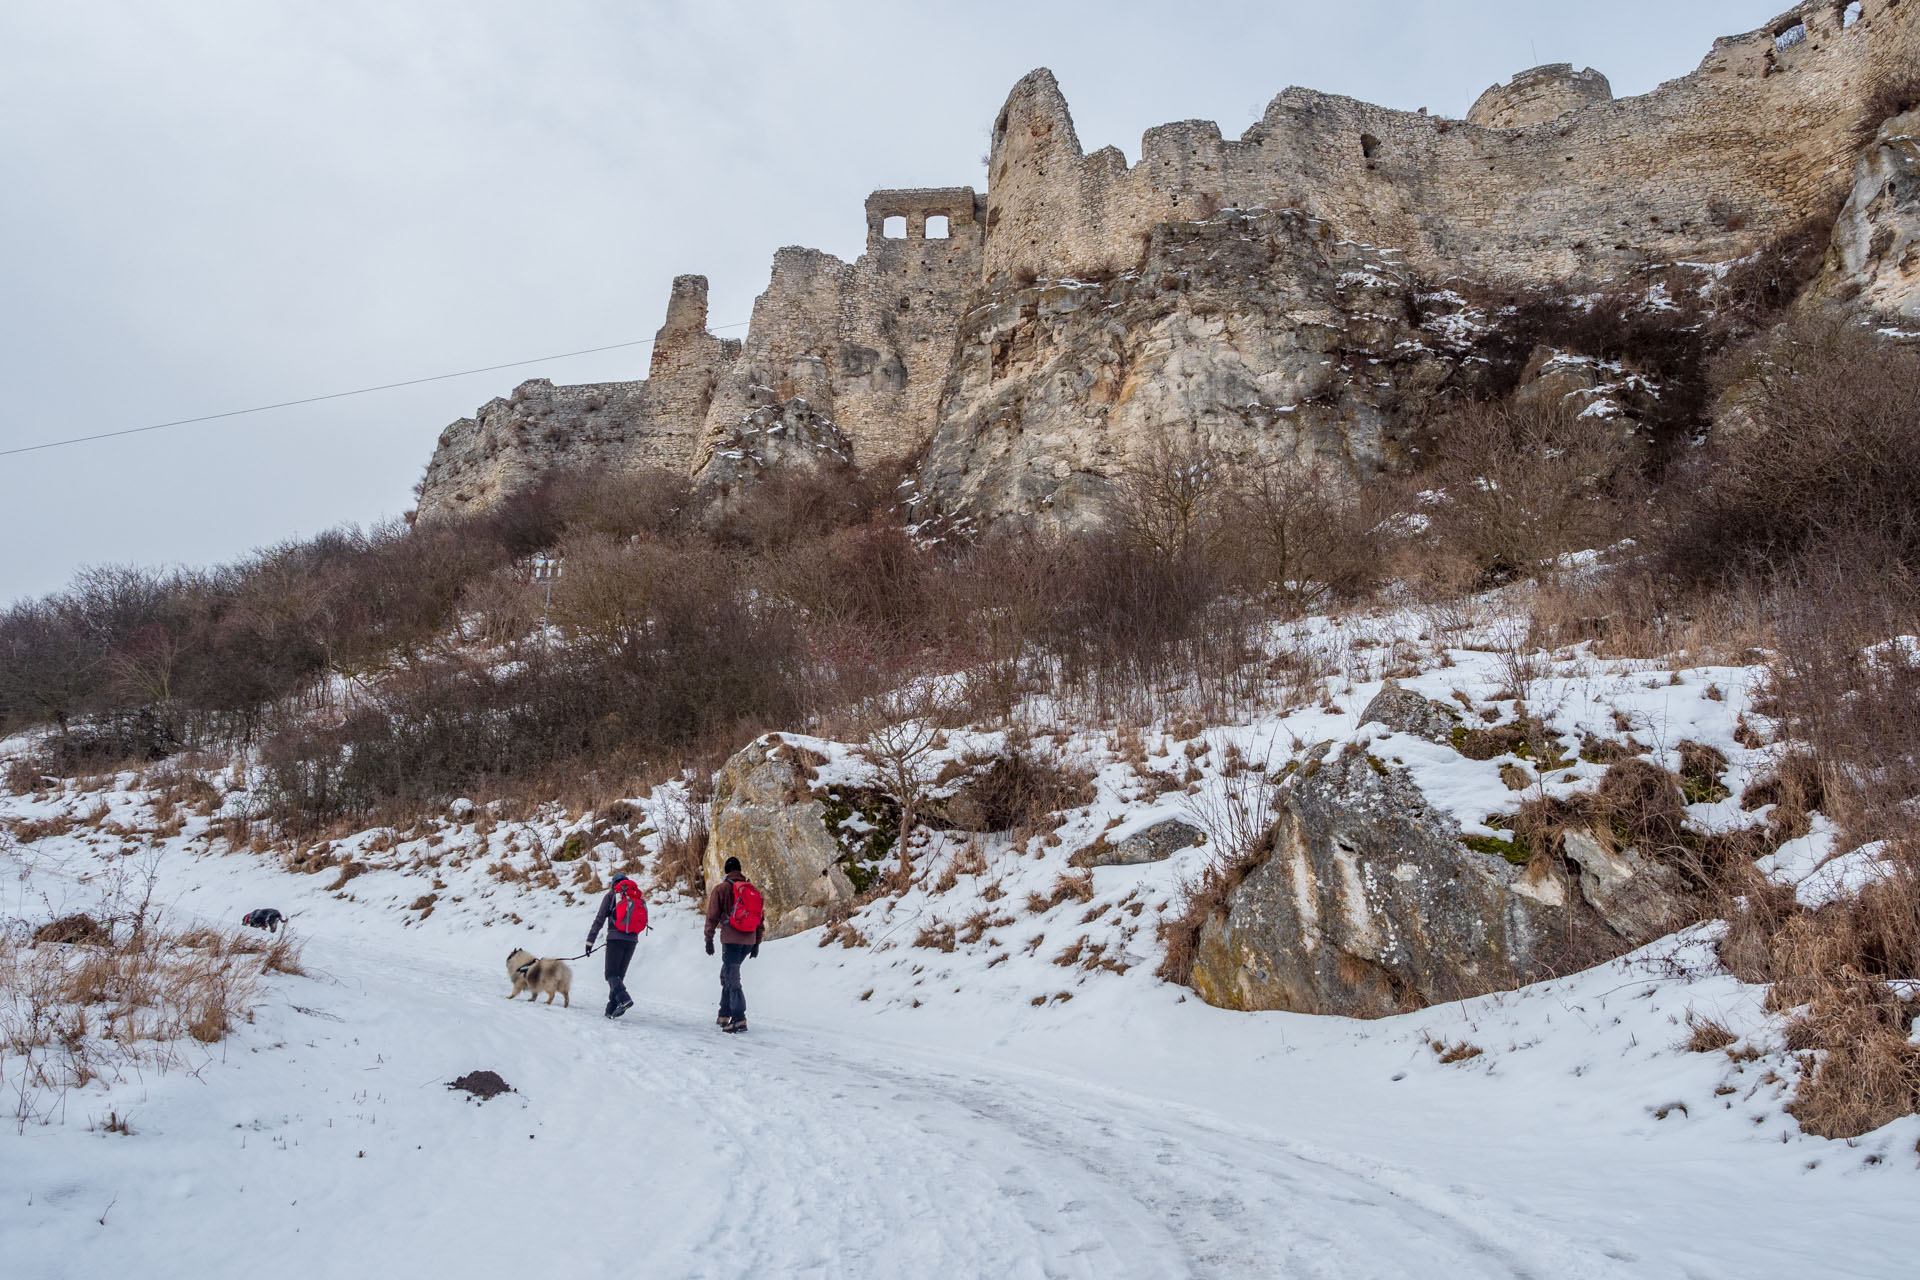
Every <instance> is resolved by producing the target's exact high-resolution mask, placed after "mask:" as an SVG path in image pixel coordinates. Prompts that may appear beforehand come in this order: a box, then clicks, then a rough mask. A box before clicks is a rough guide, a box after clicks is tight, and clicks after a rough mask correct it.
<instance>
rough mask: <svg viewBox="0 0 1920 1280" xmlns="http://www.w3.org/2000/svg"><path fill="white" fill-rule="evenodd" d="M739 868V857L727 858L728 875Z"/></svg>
mask: <svg viewBox="0 0 1920 1280" xmlns="http://www.w3.org/2000/svg"><path fill="white" fill-rule="evenodd" d="M739 869H740V859H738V858H728V859H727V865H726V868H725V870H726V872H727V874H728V875H732V874H733V873H734V872H736V871H738V870H739Z"/></svg>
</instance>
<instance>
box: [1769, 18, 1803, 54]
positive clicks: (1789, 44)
mask: <svg viewBox="0 0 1920 1280" xmlns="http://www.w3.org/2000/svg"><path fill="white" fill-rule="evenodd" d="M1806 38H1807V24H1806V23H1804V22H1796V23H1794V24H1793V25H1792V26H1790V27H1787V28H1785V29H1784V30H1781V31H1776V32H1774V33H1773V47H1774V48H1776V49H1791V48H1793V46H1795V45H1797V44H1799V43H1800V42H1801V41H1802V40H1805V39H1806Z"/></svg>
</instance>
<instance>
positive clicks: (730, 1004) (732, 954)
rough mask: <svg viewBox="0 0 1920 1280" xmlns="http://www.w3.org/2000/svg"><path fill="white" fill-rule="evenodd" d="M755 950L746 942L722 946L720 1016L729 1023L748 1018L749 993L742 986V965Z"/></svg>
mask: <svg viewBox="0 0 1920 1280" xmlns="http://www.w3.org/2000/svg"><path fill="white" fill-rule="evenodd" d="M751 950H753V948H752V947H751V946H749V945H747V944H746V943H744V942H723V943H721V944H720V1016H721V1017H723V1018H725V1019H727V1020H728V1021H729V1022H740V1021H743V1020H744V1019H745V1018H746V1016H747V993H746V992H745V991H744V990H742V989H741V986H740V965H741V963H742V962H743V961H745V960H746V958H747V952H749V951H751Z"/></svg>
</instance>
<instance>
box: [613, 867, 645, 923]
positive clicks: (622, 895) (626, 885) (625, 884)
mask: <svg viewBox="0 0 1920 1280" xmlns="http://www.w3.org/2000/svg"><path fill="white" fill-rule="evenodd" d="M613 894H614V897H613V927H614V928H616V929H618V930H619V931H620V932H622V933H639V932H640V931H641V930H642V929H644V928H646V927H647V902H646V899H644V898H642V897H641V896H640V886H639V885H637V884H635V883H634V882H633V881H631V880H629V879H627V878H626V877H624V876H622V877H621V878H620V879H618V880H616V881H614V882H613Z"/></svg>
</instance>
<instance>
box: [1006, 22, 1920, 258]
mask: <svg viewBox="0 0 1920 1280" xmlns="http://www.w3.org/2000/svg"><path fill="white" fill-rule="evenodd" d="M1916 9H1920V5H1915V4H1914V3H1913V2H1912V0H1864V3H1863V5H1862V7H1861V9H1860V16H1859V18H1858V20H1857V21H1854V22H1852V23H1851V24H1846V20H1845V14H1846V12H1847V6H1846V5H1843V4H1838V3H1830V2H1829V0H1816V2H1815V3H1809V4H1803V5H1801V6H1799V7H1798V8H1796V9H1794V10H1791V11H1789V12H1788V13H1787V14H1785V15H1782V17H1781V18H1779V19H1776V20H1775V21H1774V22H1773V23H1770V24H1769V25H1768V26H1767V27H1765V28H1762V29H1761V30H1759V31H1755V32H1751V33H1749V34H1747V35H1744V36H1735V37H1729V38H1726V39H1722V40H1720V41H1718V42H1716V44H1715V46H1714V49H1713V51H1712V52H1711V53H1710V54H1709V55H1708V56H1707V58H1706V59H1705V61H1704V62H1702V63H1701V65H1700V67H1699V69H1698V70H1697V71H1695V72H1694V73H1692V74H1691V75H1689V76H1686V77H1683V78H1681V79H1678V80H1674V81H1671V82H1669V83H1667V84H1665V85H1663V86H1661V87H1660V88H1658V89H1656V90H1655V91H1653V92H1652V93H1649V94H1646V95H1643V96H1641V97H1637V98H1627V99H1620V100H1609V101H1605V102H1596V103H1593V104H1592V105H1588V106H1584V107H1579V108H1577V109H1575V110H1573V111H1572V112H1570V113H1569V114H1566V115H1563V116H1560V117H1559V118H1557V119H1552V120H1549V121H1547V122H1545V123H1539V124H1533V125H1530V126H1528V127H1525V128H1517V129H1492V128H1486V127H1483V126H1481V125H1477V124H1472V123H1469V122H1466V121H1458V120H1443V119H1439V118H1437V117H1433V116H1428V115H1425V114H1421V113H1416V112H1406V111H1394V110H1389V109H1387V108H1384V107H1376V106H1371V105H1369V104H1367V103H1362V102H1356V101H1354V100H1352V99H1350V98H1342V97H1337V96H1334V95H1330V94H1323V93H1315V92H1311V91H1308V90H1304V89H1288V90H1286V91H1285V92H1284V93H1282V94H1280V96H1278V97H1277V98H1275V99H1274V100H1273V102H1272V103H1271V104H1270V105H1269V106H1268V108H1267V111H1266V114H1265V116H1264V117H1263V118H1262V119H1261V120H1260V121H1259V122H1258V123H1256V124H1255V125H1253V126H1252V127H1251V128H1249V129H1248V130H1247V131H1246V133H1245V134H1244V135H1243V136H1242V137H1241V138H1240V139H1239V140H1237V141H1234V140H1225V139H1223V138H1222V137H1221V136H1220V130H1219V127H1218V126H1217V125H1215V124H1214V123H1212V122H1211V121H1198V120H1194V121H1184V122H1181V123H1178V124H1170V125H1162V126H1160V127H1159V128H1156V129H1151V130H1149V131H1148V132H1147V134H1146V135H1145V137H1144V138H1143V139H1142V142H1141V155H1140V160H1139V162H1138V163H1136V164H1134V165H1133V166H1131V167H1129V166H1128V165H1127V164H1126V161H1125V158H1124V156H1122V154H1121V153H1120V152H1119V151H1118V150H1117V149H1115V148H1111V147H1109V148H1106V149H1103V150H1100V151H1096V152H1094V153H1093V154H1092V155H1085V154H1083V153H1082V151H1081V148H1080V143H1079V140H1078V138H1077V136H1076V134H1075V132H1074V128H1073V121H1072V118H1071V116H1070V115H1069V114H1068V111H1067V106H1066V102H1065V100H1064V98H1062V97H1061V95H1060V91H1059V88H1058V86H1057V85H1056V84H1055V83H1054V79H1053V76H1052V75H1051V74H1050V73H1047V72H1045V71H1037V72H1035V73H1033V74H1032V75H1029V76H1028V77H1026V78H1025V79H1024V80H1022V81H1021V82H1020V83H1019V84H1018V85H1016V86H1015V88H1014V91H1013V93H1012V95H1011V96H1010V97H1009V99H1008V101H1007V105H1006V107H1005V108H1004V109H1003V110H1002V112H1001V114H1000V117H999V119H998V120H997V122H996V123H995V126H994V131H993V147H992V152H991V155H990V167H989V179H990V181H989V188H988V195H987V214H986V217H987V262H986V272H987V275H988V278H989V281H990V282H999V281H1005V280H1012V281H1014V282H1016V283H1018V282H1019V281H1021V280H1024V279H1031V278H1034V277H1049V276H1067V275H1075V274H1085V273H1098V272H1107V271H1114V270H1125V269H1128V268H1130V267H1132V266H1133V265H1135V264H1136V263H1138V261H1139V260H1140V257H1141V253H1142V251H1143V247H1144V245H1145V243H1146V241H1145V237H1146V235H1147V233H1148V232H1149V231H1150V229H1151V228H1152V227H1153V226H1155V225H1157V224H1159V223H1162V222H1167V221H1173V220H1182V219H1195V218H1201V217H1205V216H1208V215H1209V214H1210V213H1212V212H1213V210H1214V209H1216V208H1219V207H1223V206H1238V207H1256V206H1266V207H1272V208H1298V209H1301V210H1302V211H1304V212H1306V213H1308V214H1310V215H1312V216H1315V217H1321V218H1325V219H1327V220H1328V221H1330V222H1332V223H1333V224H1334V225H1335V226H1337V227H1339V228H1341V230H1342V231H1343V233H1344V234H1346V235H1348V236H1351V237H1353V238H1354V239H1357V240H1363V241H1366V242H1368V243H1371V244H1380V245H1391V246H1393V247H1396V248H1400V249H1403V250H1404V251H1405V252H1406V253H1407V255H1408V259H1409V261H1410V262H1411V263H1412V264H1413V265H1414V266H1415V267H1416V269H1418V270H1421V271H1423V272H1426V273H1428V274H1431V275H1441V276H1444V275H1448V274H1454V273H1461V274H1466V275H1471V276H1477V277H1480V278H1495V279H1500V278H1504V279H1511V280H1514V281H1516V282H1519V283H1526V282H1534V283H1546V282H1554V281H1563V280H1568V279H1574V278H1587V277H1598V278H1607V277H1615V278H1617V277H1621V276H1624V275H1626V274H1628V273H1630V272H1631V271H1632V270H1633V268H1635V267H1636V266H1639V265H1643V264H1645V263H1647V262H1649V261H1672V260H1673V259H1675V258H1676V257H1687V258H1689V259H1692V260H1706V261H1724V260H1728V259H1731V258H1735V257H1739V256H1742V255H1744V254H1747V253H1751V252H1752V251H1754V250H1755V249H1756V248H1758V247H1759V246H1760V245H1762V244H1764V243H1765V242H1766V241H1767V240H1768V239H1770V238H1772V237H1774V236H1776V235H1778V234H1780V233H1781V232H1783V231H1785V230H1787V229H1789V228H1791V227H1793V226H1795V225H1797V224H1799V223H1800V222H1802V221H1804V220H1805V219H1807V218H1808V217H1810V216H1814V215H1817V214H1831V213H1832V211H1833V209H1834V208H1835V207H1836V206H1837V204H1838V203H1839V200H1840V198H1841V195H1842V193H1843V192H1844V191H1845V189H1846V187H1847V185H1848V182H1849V180H1850V178H1851V175H1852V172H1853V165H1854V161H1855V158H1856V156H1857V154H1858V151H1859V148H1860V146H1861V144H1862V142H1863V141H1864V140H1865V139H1866V138H1867V137H1870V136H1871V134H1872V130H1873V129H1874V128H1875V127H1877V125H1878V124H1879V121H1877V120H1873V121H1868V120H1866V119H1865V118H1864V116H1865V115H1866V114H1867V105H1868V104H1869V103H1870V102H1871V101H1872V100H1873V99H1874V98H1875V96H1876V93H1877V91H1878V90H1879V89H1880V88H1881V87H1882V86H1884V85H1887V84H1891V83H1896V82H1903V81H1908V80H1910V79H1911V78H1912V77H1913V76H1914V75H1915V69H1916V66H1920V24H1917V23H1916V21H1915V15H1914V11H1915V10H1916ZM1843 24H1844V25H1843ZM1801 28H1803V29H1804V30H1799V29H1801ZM1522 79H1523V80H1524V79H1525V77H1522ZM1536 87H1537V86H1536ZM1568 92H1569V93H1571V92H1572V90H1571V89H1569V90H1568ZM1496 96H1500V95H1496ZM1505 96H1506V98H1507V101H1506V103H1504V104H1501V103H1495V104H1491V106H1490V112H1489V113H1490V114H1494V115H1498V114H1500V112H1499V111H1498V110H1494V109H1492V108H1494V107H1499V106H1502V105H1505V106H1507V107H1511V108H1513V109H1515V110H1516V111H1518V110H1522V109H1531V108H1526V104H1525V102H1524V99H1526V98H1527V97H1528V96H1529V91H1528V86H1526V85H1525V84H1522V85H1521V86H1520V92H1518V93H1517V94H1514V93H1511V92H1510V93H1509V94H1508V95H1505Z"/></svg>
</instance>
